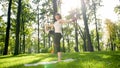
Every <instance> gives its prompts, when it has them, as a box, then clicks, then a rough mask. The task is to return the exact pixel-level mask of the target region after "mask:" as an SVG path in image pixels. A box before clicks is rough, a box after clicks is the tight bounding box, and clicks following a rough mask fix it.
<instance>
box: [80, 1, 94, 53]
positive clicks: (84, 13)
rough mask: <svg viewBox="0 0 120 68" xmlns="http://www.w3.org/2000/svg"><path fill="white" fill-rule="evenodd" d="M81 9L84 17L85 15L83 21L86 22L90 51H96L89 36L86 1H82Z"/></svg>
mask: <svg viewBox="0 0 120 68" xmlns="http://www.w3.org/2000/svg"><path fill="white" fill-rule="evenodd" d="M81 7H82V15H83V20H84V25H85V31H86V37H87V44H88V51H94V50H93V46H92V42H91V38H90V34H89V28H88V24H87V22H88V21H87V17H86V6H85V2H84V0H81Z"/></svg>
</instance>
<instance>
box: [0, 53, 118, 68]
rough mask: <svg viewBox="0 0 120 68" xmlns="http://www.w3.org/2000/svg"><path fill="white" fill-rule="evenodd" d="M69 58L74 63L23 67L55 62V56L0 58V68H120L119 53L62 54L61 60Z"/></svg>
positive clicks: (36, 55) (22, 55) (29, 55)
mask: <svg viewBox="0 0 120 68" xmlns="http://www.w3.org/2000/svg"><path fill="white" fill-rule="evenodd" d="M69 58H72V59H74V61H70V62H62V61H61V62H57V63H53V64H40V65H36V66H25V64H35V63H38V62H46V61H56V60H57V55H56V54H50V53H40V54H21V55H17V56H13V55H7V56H0V68H120V51H107V52H79V53H62V60H65V59H69Z"/></svg>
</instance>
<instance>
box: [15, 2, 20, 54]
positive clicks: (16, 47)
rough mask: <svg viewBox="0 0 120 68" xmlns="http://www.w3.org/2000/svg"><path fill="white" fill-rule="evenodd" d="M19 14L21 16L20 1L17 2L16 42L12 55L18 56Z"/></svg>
mask: <svg viewBox="0 0 120 68" xmlns="http://www.w3.org/2000/svg"><path fill="white" fill-rule="evenodd" d="M20 14H21V0H19V1H18V13H17V20H16V40H15V50H14V51H15V52H14V55H18V54H19V32H20Z"/></svg>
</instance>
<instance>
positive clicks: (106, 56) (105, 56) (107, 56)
mask: <svg viewBox="0 0 120 68" xmlns="http://www.w3.org/2000/svg"><path fill="white" fill-rule="evenodd" d="M110 57H111V56H110V55H103V56H102V58H110Z"/></svg>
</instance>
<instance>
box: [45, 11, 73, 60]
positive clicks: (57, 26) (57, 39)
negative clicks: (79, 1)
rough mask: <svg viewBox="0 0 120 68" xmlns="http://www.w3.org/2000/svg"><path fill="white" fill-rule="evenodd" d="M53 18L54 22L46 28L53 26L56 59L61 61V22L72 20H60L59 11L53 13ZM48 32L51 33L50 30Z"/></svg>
mask: <svg viewBox="0 0 120 68" xmlns="http://www.w3.org/2000/svg"><path fill="white" fill-rule="evenodd" d="M55 19H56V21H55V23H54V24H50V25H47V26H46V28H49V27H54V29H55V31H54V46H55V47H56V51H57V55H58V61H61V47H60V40H61V38H62V24H64V23H69V22H72V21H74V20H69V21H65V20H62V17H61V15H60V14H59V13H57V14H56V15H55ZM49 33H51V32H49Z"/></svg>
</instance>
